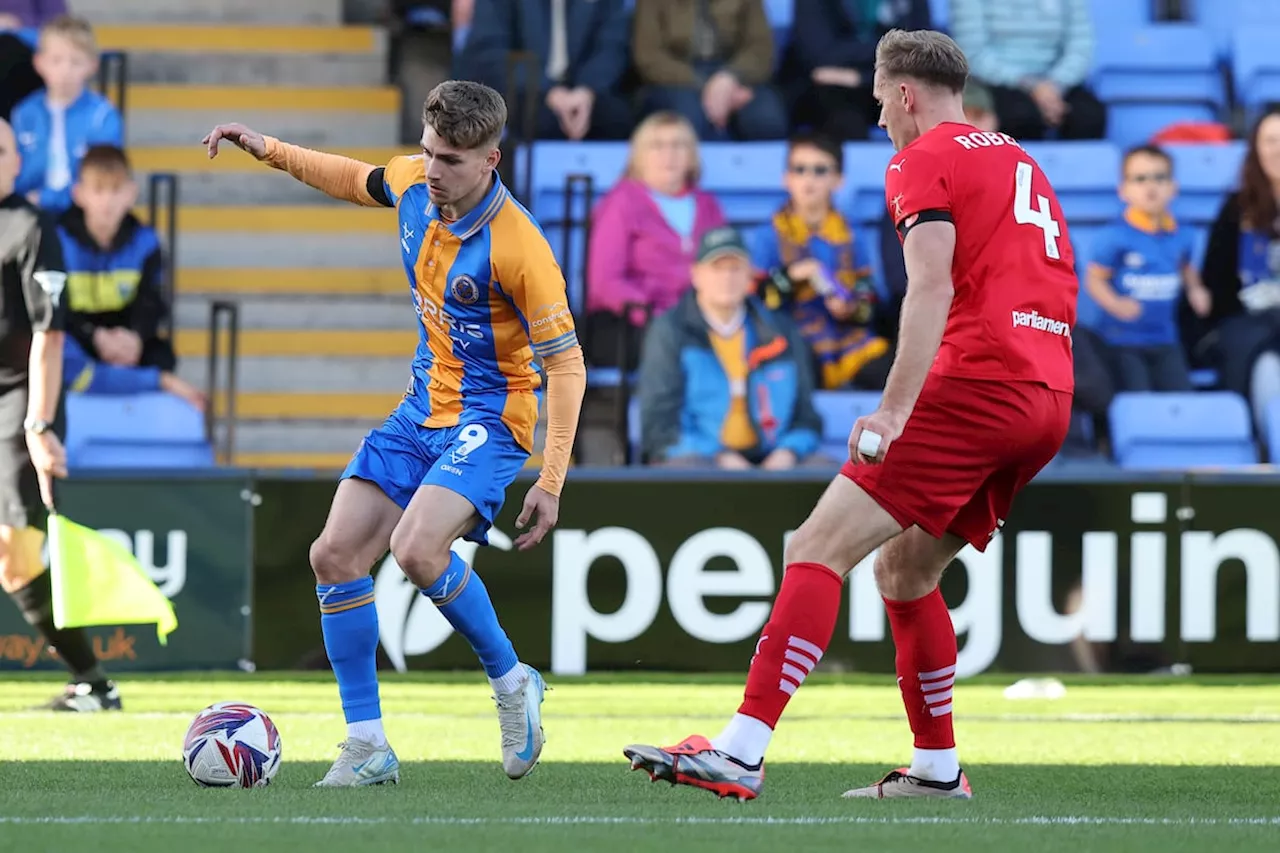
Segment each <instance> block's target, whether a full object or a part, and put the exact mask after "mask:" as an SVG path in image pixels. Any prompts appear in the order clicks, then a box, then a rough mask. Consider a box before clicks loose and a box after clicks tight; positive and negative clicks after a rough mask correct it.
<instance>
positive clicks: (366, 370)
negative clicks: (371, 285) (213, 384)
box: [178, 335, 414, 394]
mask: <svg viewBox="0 0 1280 853" xmlns="http://www.w3.org/2000/svg"><path fill="white" fill-rule="evenodd" d="M205 342H206V343H207V342H208V336H207V335H206V336H205ZM413 353H414V351H413V350H412V349H410V350H406V351H405V352H403V353H397V354H396V355H394V356H380V357H367V358H358V357H349V356H344V355H323V356H306V357H299V356H248V355H242V356H241V357H240V364H239V370H238V371H237V374H236V378H237V386H238V389H239V390H240V391H243V392H246V393H278V392H286V391H289V392H296V393H299V394H320V393H342V392H345V391H350V390H351V389H353V388H359V389H361V390H363V391H367V392H369V393H381V394H399V393H401V392H403V391H404V390H405V388H407V387H408V385H409V364H410V362H411V361H412V360H413ZM207 354H208V350H207V349H205V350H204V351H201V352H190V351H188V352H185V353H184V354H183V357H182V358H181V359H179V361H178V375H179V376H181V377H182V378H183V379H186V380H187V381H188V382H190V383H192V384H193V385H195V386H196V387H197V388H206V386H207V384H208V376H209V361H208V357H207ZM206 390H207V389H206Z"/></svg>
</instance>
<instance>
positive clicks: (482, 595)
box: [422, 552, 520, 678]
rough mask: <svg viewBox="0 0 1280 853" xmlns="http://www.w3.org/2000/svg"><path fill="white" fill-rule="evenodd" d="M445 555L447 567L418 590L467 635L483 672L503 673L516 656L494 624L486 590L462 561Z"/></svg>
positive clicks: (513, 665)
mask: <svg viewBox="0 0 1280 853" xmlns="http://www.w3.org/2000/svg"><path fill="white" fill-rule="evenodd" d="M449 558H450V559H449V568H447V569H446V570H445V573H444V574H442V575H441V576H440V577H438V578H436V582H435V583H433V584H432V585H431V586H429V587H427V588H426V589H424V590H422V594H423V595H425V596H426V597H427V598H429V599H431V601H432V602H433V603H434V604H435V606H436V607H438V608H440V612H441V613H443V614H444V618H446V619H448V620H449V624H450V625H452V626H453V628H454V630H455V631H457V632H458V633H459V634H461V635H462V636H464V637H466V638H467V642H469V643H470V644H471V648H473V649H475V652H476V655H477V656H478V657H479V658H480V663H481V664H483V665H484V671H485V674H486V675H488V676H489V677H490V678H498V677H499V676H502V675H506V674H507V673H508V672H510V671H511V670H512V669H514V668H515V666H516V665H517V664H518V663H520V659H519V658H518V657H516V650H515V647H514V646H512V645H511V640H510V639H509V638H508V637H507V632H506V631H504V630H502V626H501V625H499V624H498V614H497V612H496V611H495V610H494V609H493V602H492V601H490V600H489V590H487V589H485V586H484V581H482V580H480V576H479V575H478V574H476V573H475V572H473V571H471V567H470V566H468V565H467V564H466V561H464V560H463V559H462V558H461V557H459V556H458V555H457V554H454V553H452V552H450V555H449Z"/></svg>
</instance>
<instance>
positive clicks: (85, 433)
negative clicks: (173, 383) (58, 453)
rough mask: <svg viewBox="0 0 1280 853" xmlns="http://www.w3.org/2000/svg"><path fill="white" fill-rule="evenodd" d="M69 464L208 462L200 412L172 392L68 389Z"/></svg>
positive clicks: (173, 465) (194, 465)
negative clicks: (115, 392)
mask: <svg viewBox="0 0 1280 853" xmlns="http://www.w3.org/2000/svg"><path fill="white" fill-rule="evenodd" d="M66 412H67V458H68V465H69V466H70V467H72V468H207V467H212V466H213V465H214V454H213V448H212V447H211V446H210V445H209V442H208V441H207V440H206V438H205V425H204V417H203V416H202V415H201V414H200V413H199V412H198V411H196V410H195V409H193V408H192V407H191V406H190V405H189V404H188V403H186V402H184V401H183V400H180V399H178V398H177V397H174V396H173V395H171V394H159V393H157V394H138V395H133V396H122V397H117V396H110V397H107V396H95V395H88V394H68V395H67V400H66Z"/></svg>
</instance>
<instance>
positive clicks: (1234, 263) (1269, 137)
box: [1202, 109, 1280, 425]
mask: <svg viewBox="0 0 1280 853" xmlns="http://www.w3.org/2000/svg"><path fill="white" fill-rule="evenodd" d="M1277 199H1280V109H1272V110H1270V111H1268V112H1267V113H1266V114H1265V115H1263V116H1262V118H1261V119H1259V120H1258V123H1257V124H1256V125H1254V128H1253V134H1252V136H1251V137H1250V141H1249V150H1248V152H1247V153H1246V154H1245V158H1244V165H1243V167H1242V169H1241V175H1240V190H1239V192H1235V193H1231V194H1230V195H1228V196H1227V198H1226V200H1225V202H1224V203H1223V205H1222V209H1221V210H1220V211H1219V212H1218V218H1217V220H1216V221H1215V222H1214V223H1213V228H1212V229H1211V230H1210V232H1209V246H1208V248H1207V250H1206V251H1205V257H1204V266H1203V270H1202V271H1203V275H1204V281H1205V284H1206V285H1207V286H1208V288H1209V290H1210V292H1211V293H1212V294H1213V311H1212V313H1211V314H1210V315H1209V323H1208V325H1209V327H1210V329H1212V332H1211V335H1212V338H1211V342H1212V343H1214V344H1215V345H1214V346H1213V347H1212V348H1213V350H1214V354H1215V356H1216V357H1215V359H1214V360H1215V361H1216V364H1217V367H1218V370H1219V373H1220V376H1221V382H1222V385H1223V387H1224V388H1227V389H1228V390H1231V391H1235V392H1236V393H1237V394H1243V395H1245V396H1247V397H1248V398H1249V399H1250V400H1251V401H1252V403H1253V408H1254V413H1255V417H1256V419H1257V421H1258V423H1259V425H1261V424H1262V413H1263V412H1264V411H1265V409H1266V406H1267V404H1268V402H1269V401H1271V400H1272V399H1275V398H1276V397H1280V204H1278V203H1277Z"/></svg>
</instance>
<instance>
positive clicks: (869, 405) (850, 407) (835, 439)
mask: <svg viewBox="0 0 1280 853" xmlns="http://www.w3.org/2000/svg"><path fill="white" fill-rule="evenodd" d="M879 405H880V392H879V391H814V392H813V407H814V408H815V409H817V410H818V415H819V416H820V417H821V418H822V444H821V445H820V446H819V448H818V452H819V453H823V454H825V455H827V456H830V457H833V458H835V459H842V458H844V457H845V456H847V455H848V453H849V431H850V430H851V429H853V422H854V421H856V420H857V419H858V418H860V417H862V416H863V415H869V414H871V413H872V412H874V411H875V410H876V407H877V406H879Z"/></svg>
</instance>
